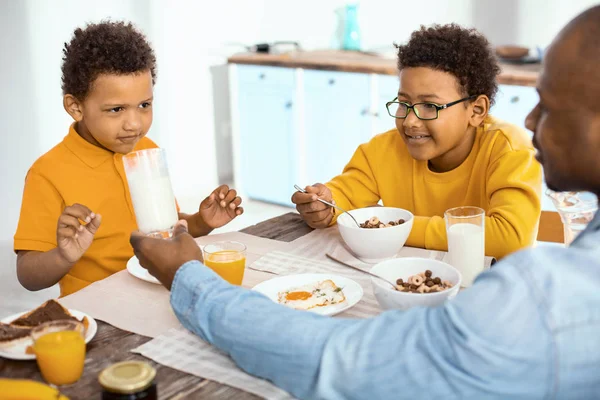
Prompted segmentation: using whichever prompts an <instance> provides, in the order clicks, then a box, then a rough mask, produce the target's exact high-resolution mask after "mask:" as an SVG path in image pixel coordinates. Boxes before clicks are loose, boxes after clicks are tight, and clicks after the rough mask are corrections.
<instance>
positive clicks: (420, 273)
mask: <svg viewBox="0 0 600 400" xmlns="http://www.w3.org/2000/svg"><path fill="white" fill-rule="evenodd" d="M417 275H419V276H420V277H421V278H423V279H425V278H426V276H425V272H419V273H418V274H417Z"/></svg>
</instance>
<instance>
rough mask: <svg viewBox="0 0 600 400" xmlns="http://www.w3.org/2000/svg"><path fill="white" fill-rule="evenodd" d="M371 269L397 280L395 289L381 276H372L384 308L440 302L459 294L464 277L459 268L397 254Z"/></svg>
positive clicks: (380, 274) (408, 306)
mask: <svg viewBox="0 0 600 400" xmlns="http://www.w3.org/2000/svg"><path fill="white" fill-rule="evenodd" d="M371 272H372V273H374V274H377V275H379V276H381V277H382V278H385V279H387V280H388V281H390V282H396V290H394V289H392V287H391V286H390V285H388V284H386V283H384V282H381V281H380V280H379V279H376V278H372V279H371V285H372V287H373V294H374V295H375V298H376V299H377V302H378V303H379V305H380V306H381V308H382V309H384V310H391V309H400V310H407V309H409V308H411V307H416V306H426V307H434V306H438V305H440V304H442V303H444V302H445V301H446V300H448V299H451V298H453V297H454V296H456V294H457V293H458V291H459V289H460V284H461V281H462V276H461V274H460V272H459V271H458V270H457V269H456V268H454V267H453V266H451V265H450V264H447V263H445V262H442V261H438V260H433V259H429V258H417V257H405V258H396V259H393V260H388V261H384V262H381V263H379V264H377V265H375V266H374V267H373V268H372V269H371Z"/></svg>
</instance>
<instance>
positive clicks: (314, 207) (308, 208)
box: [296, 201, 330, 214]
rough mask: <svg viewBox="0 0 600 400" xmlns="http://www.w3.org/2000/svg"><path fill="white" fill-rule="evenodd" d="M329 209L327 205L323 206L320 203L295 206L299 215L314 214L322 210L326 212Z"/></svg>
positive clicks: (314, 202)
mask: <svg viewBox="0 0 600 400" xmlns="http://www.w3.org/2000/svg"><path fill="white" fill-rule="evenodd" d="M329 208H330V207H329V206H328V205H327V204H323V203H321V202H320V201H313V202H310V203H305V204H298V205H297V206H296V210H298V212H299V213H300V214H310V213H314V212H321V211H324V210H328V209H329Z"/></svg>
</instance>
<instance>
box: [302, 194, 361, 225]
mask: <svg viewBox="0 0 600 400" xmlns="http://www.w3.org/2000/svg"><path fill="white" fill-rule="evenodd" d="M294 189H296V190H297V191H299V192H300V193H305V194H311V193H308V192H307V191H306V190H304V189H302V188H301V187H300V186H298V185H294ZM317 200H318V201H320V202H321V203H323V204H326V205H328V206H329V207H333V208H336V209H338V210H340V211H341V212H343V213H346V214H348V215H349V216H350V218H352V220H353V221H354V223H355V224H356V226H358V227H359V228H360V224H359V223H358V221H357V220H356V218H354V217H353V216H352V214H350V213H349V212H348V211H346V210H344V209H343V208H341V207H340V206H336V205H335V204H333V203H330V202H328V201H325V200H323V199H320V198H318V197H317Z"/></svg>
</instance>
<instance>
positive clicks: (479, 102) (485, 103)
mask: <svg viewBox="0 0 600 400" xmlns="http://www.w3.org/2000/svg"><path fill="white" fill-rule="evenodd" d="M471 109H472V110H473V111H472V113H471V116H470V117H469V124H470V125H471V126H474V127H478V126H479V125H481V123H482V122H483V120H484V119H485V117H486V116H487V115H488V112H489V111H490V99H489V98H488V97H487V96H486V95H484V94H482V95H480V96H478V97H477V98H476V99H475V100H474V101H473V102H472V103H471Z"/></svg>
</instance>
